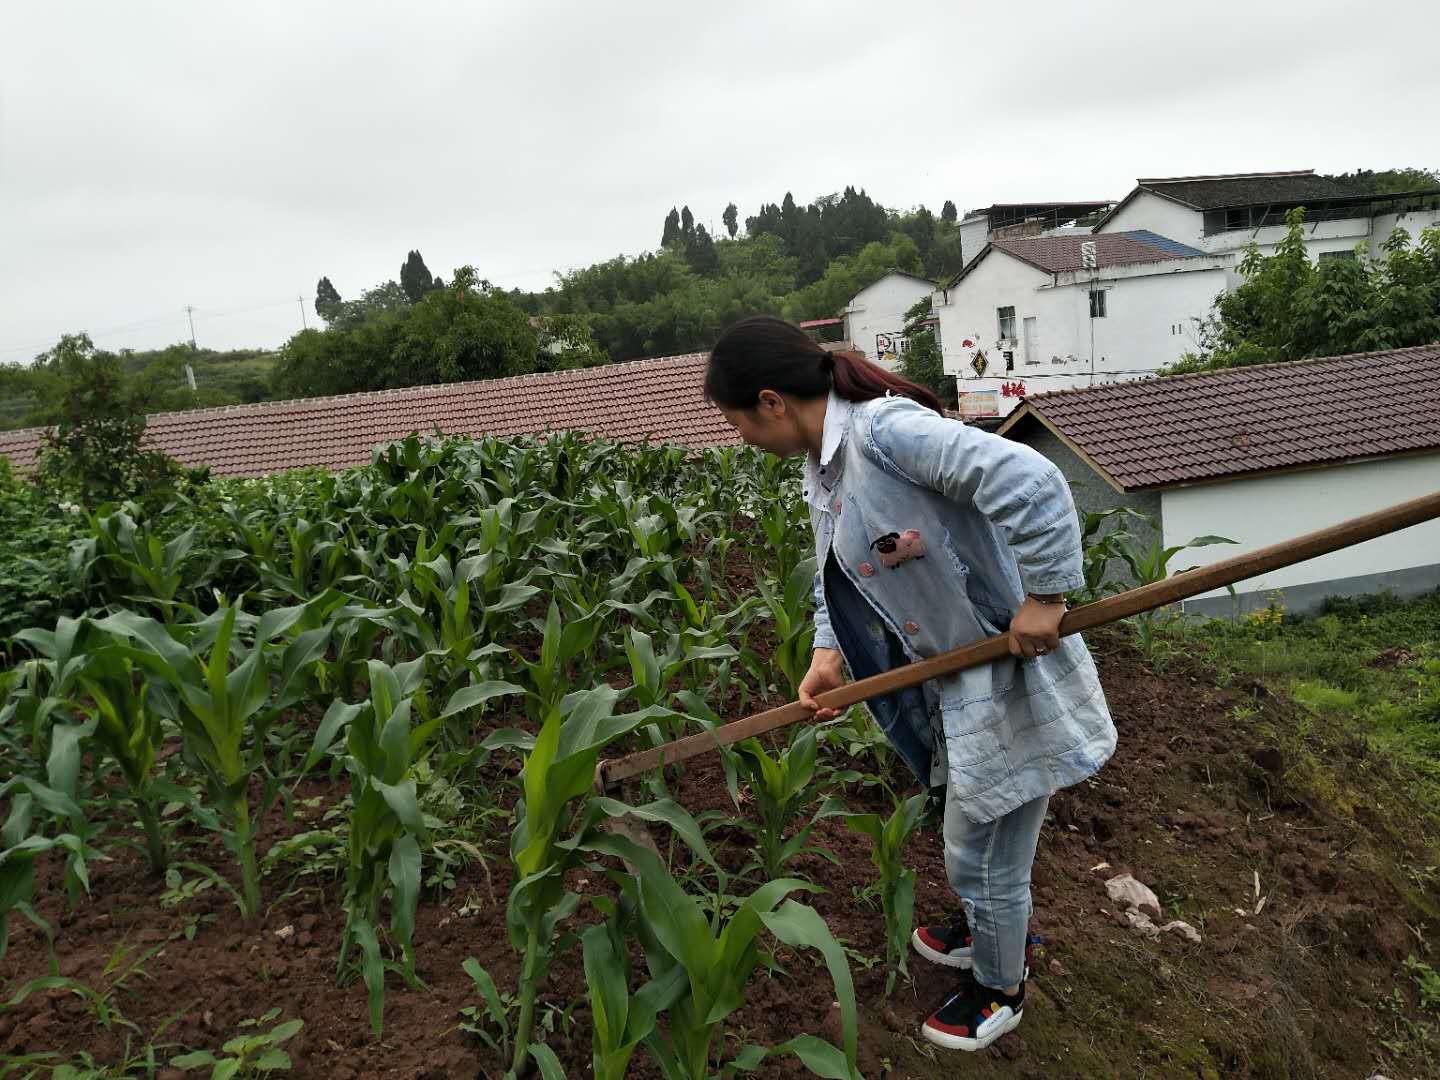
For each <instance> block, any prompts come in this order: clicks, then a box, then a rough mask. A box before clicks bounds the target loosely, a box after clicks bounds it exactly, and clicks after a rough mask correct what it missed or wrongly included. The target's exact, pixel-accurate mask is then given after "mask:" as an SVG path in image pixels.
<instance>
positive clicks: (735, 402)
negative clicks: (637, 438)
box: [705, 315, 944, 415]
mask: <svg viewBox="0 0 1440 1080" xmlns="http://www.w3.org/2000/svg"><path fill="white" fill-rule="evenodd" d="M832 388H833V389H834V391H835V392H836V393H837V394H839V395H840V396H841V397H842V398H845V399H846V400H848V401H870V400H871V399H873V398H881V397H884V396H885V395H886V394H896V395H898V396H900V397H908V398H911V399H913V400H915V401H918V402H919V403H920V404H921V405H924V406H925V407H926V408H929V409H934V410H935V411H936V412H938V413H941V414H942V415H943V414H944V410H943V409H942V408H941V407H940V399H939V398H937V397H936V396H935V395H934V394H933V393H932V392H931V391H929V390H927V389H925V387H923V386H917V385H916V384H915V383H912V382H910V381H909V380H908V379H902V378H901V377H900V376H899V375H894V374H892V373H890V372H888V371H886V370H885V369H884V368H882V367H881V366H880V365H879V364H872V363H871V362H870V361H869V360H866V359H865V357H864V355H863V354H861V353H858V352H826V351H825V349H823V348H822V347H821V346H820V345H819V344H818V343H816V342H814V341H812V340H811V339H810V336H809V335H808V334H806V333H805V331H803V330H801V329H800V328H799V327H797V326H792V325H791V324H790V323H788V322H786V321H785V320H784V319H776V318H774V317H772V316H770V315H754V316H751V317H750V318H748V319H741V320H740V321H739V322H737V323H735V324H734V325H733V326H731V327H730V328H729V329H728V330H726V331H725V333H723V334H721V335H720V340H719V341H717V342H716V343H715V347H714V348H713V349H711V350H710V360H709V362H708V363H707V364H706V365H705V399H706V400H707V401H711V402H714V403H715V404H716V405H722V406H724V407H725V408H727V409H753V408H754V407H755V404H756V402H758V401H759V400H760V391H761V390H774V391H775V392H776V393H777V394H786V395H788V396H790V397H795V398H800V399H801V400H808V399H810V398H817V397H824V396H825V395H826V394H828V393H830V391H831V389H832Z"/></svg>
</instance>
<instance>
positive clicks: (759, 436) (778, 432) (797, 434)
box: [717, 390, 805, 457]
mask: <svg viewBox="0 0 1440 1080" xmlns="http://www.w3.org/2000/svg"><path fill="white" fill-rule="evenodd" d="M717 408H719V409H720V412H721V414H722V415H723V416H724V417H725V420H726V422H727V423H728V424H729V425H730V426H731V427H732V428H734V429H735V431H736V434H738V435H739V436H740V438H742V439H744V440H745V441H746V442H747V443H749V444H750V445H751V446H757V447H759V448H760V449H761V450H768V451H769V452H770V453H772V454H775V455H776V456H777V457H790V456H791V455H793V454H799V453H802V452H804V450H805V441H804V439H803V437H802V435H801V431H800V425H799V422H798V414H797V413H796V412H795V410H794V409H792V408H790V407H789V404H788V403H787V402H786V400H785V398H784V397H782V396H781V395H780V394H777V393H776V392H775V391H774V390H762V391H760V400H759V401H757V402H756V403H755V407H754V408H751V409H727V408H725V407H724V406H717Z"/></svg>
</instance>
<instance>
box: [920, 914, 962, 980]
mask: <svg viewBox="0 0 1440 1080" xmlns="http://www.w3.org/2000/svg"><path fill="white" fill-rule="evenodd" d="M959 920H960V921H959V922H956V923H953V924H951V925H950V926H921V927H918V928H916V930H915V931H914V932H913V933H911V935H910V944H911V945H913V946H915V951H916V952H918V953H919V954H920V955H921V956H923V957H924V958H925V959H926V960H929V961H930V962H931V963H932V964H943V965H944V966H945V967H953V968H961V969H968V968H969V967H970V965H971V964H972V963H974V956H975V950H974V949H973V948H972V947H971V944H970V924H969V923H968V922H967V921H966V920H965V913H964V912H963V911H962V912H961V913H960V915H959Z"/></svg>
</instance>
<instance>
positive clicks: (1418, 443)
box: [998, 344, 1440, 491]
mask: <svg viewBox="0 0 1440 1080" xmlns="http://www.w3.org/2000/svg"><path fill="white" fill-rule="evenodd" d="M1037 422H1038V423H1042V424H1044V425H1045V426H1046V427H1048V428H1050V429H1051V430H1052V431H1054V432H1055V433H1056V434H1057V435H1058V436H1059V437H1060V438H1061V439H1062V440H1064V441H1065V442H1066V443H1067V444H1068V445H1069V446H1070V447H1071V448H1072V449H1074V450H1075V451H1076V452H1077V453H1079V454H1080V455H1081V456H1082V457H1083V458H1086V459H1088V461H1089V462H1090V463H1091V464H1092V466H1093V467H1095V468H1096V469H1097V471H1099V472H1100V473H1102V475H1104V476H1105V477H1106V478H1107V479H1109V480H1110V481H1111V482H1112V483H1113V484H1115V485H1116V486H1117V487H1119V488H1122V489H1124V490H1126V491H1133V490H1139V489H1145V488H1164V487H1171V486H1173V485H1176V484H1186V483H1195V482H1199V481H1208V480H1218V479H1222V478H1233V477H1238V476H1245V475H1252V474H1256V473H1263V472H1270V471H1273V470H1280V469H1295V468H1306V467H1313V466H1319V465H1325V464H1327V463H1334V462H1339V461H1345V460H1349V459H1354V458H1365V457H1381V456H1385V455H1389V454H1402V453H1407V452H1415V451H1427V450H1430V451H1440V344H1436V345H1420V346H1416V347H1415V348H1410V349H1392V350H1389V351H1386V352H1372V353H1354V354H1351V355H1349V356H1334V357H1325V358H1322V359H1316V360H1296V361H1293V362H1291V363H1285V364H1258V365H1255V366H1252V367H1242V368H1232V369H1230V370H1227V371H1214V372H1204V373H1201V374H1196V375H1180V376H1174V377H1170V378H1160V379H1145V380H1141V381H1138V382H1126V383H1115V384H1112V385H1109V386H1096V387H1092V388H1090V389H1086V390H1061V391H1057V392H1055V393H1050V394H1038V395H1036V396H1035V397H1031V398H1027V399H1026V400H1025V402H1024V403H1023V404H1022V405H1021V406H1020V408H1018V409H1016V410H1015V412H1014V413H1012V414H1011V415H1010V417H1009V419H1007V420H1006V421H1005V423H1004V424H1002V425H1001V426H1000V428H999V429H998V430H999V434H1002V435H1005V434H1010V433H1012V432H1013V431H1015V429H1016V428H1017V427H1018V428H1020V429H1021V430H1023V429H1024V427H1025V426H1028V425H1029V424H1031V423H1037ZM1012 437H1013V436H1012Z"/></svg>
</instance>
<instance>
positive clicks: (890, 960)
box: [843, 791, 929, 995]
mask: <svg viewBox="0 0 1440 1080" xmlns="http://www.w3.org/2000/svg"><path fill="white" fill-rule="evenodd" d="M928 798H929V795H928V794H927V793H926V792H923V791H922V792H920V793H918V794H916V795H912V796H910V798H908V799H906V800H905V801H903V802H898V801H897V803H896V805H895V809H894V810H893V811H892V812H891V814H890V816H889V817H888V818H881V817H880V815H879V814H845V815H843V817H844V819H845V824H846V825H847V826H849V827H850V828H851V829H853V830H854V831H855V832H858V833H860V834H861V835H863V836H868V837H869V838H870V842H871V847H870V861H871V862H872V863H874V864H875V869H876V870H877V871H879V875H880V879H879V882H878V885H879V890H880V904H881V909H882V910H883V911H884V913H885V962H886V966H887V969H888V970H887V973H886V976H885V993H886V994H887V995H888V994H890V993H891V992H892V991H894V989H895V977H896V975H897V974H898V975H904V976H905V977H906V978H909V977H910V970H909V966H908V964H907V959H908V957H909V954H910V930H911V925H912V923H913V921H914V914H915V871H913V870H910V869H908V868H907V867H906V866H905V855H906V851H907V848H908V846H909V843H910V838H911V837H912V836H914V835H915V830H916V829H917V828H919V827H920V821H921V818H923V817H924V814H925V802H926V800H927V799H928Z"/></svg>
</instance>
